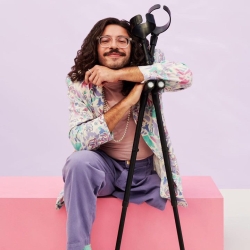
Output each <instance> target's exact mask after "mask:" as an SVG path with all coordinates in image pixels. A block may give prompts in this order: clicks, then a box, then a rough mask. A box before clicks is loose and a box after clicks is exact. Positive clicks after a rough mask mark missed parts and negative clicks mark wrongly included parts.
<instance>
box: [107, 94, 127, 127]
mask: <svg viewBox="0 0 250 250" xmlns="http://www.w3.org/2000/svg"><path fill="white" fill-rule="evenodd" d="M130 108H131V105H129V103H128V102H127V99H126V98H124V99H123V100H121V101H120V102H118V103H117V104H116V105H114V106H113V107H112V108H111V109H109V110H108V111H107V112H106V113H105V114H104V119H105V121H106V123H107V126H108V128H109V131H110V132H112V131H113V130H114V128H115V126H116V125H117V123H118V122H119V121H120V120H121V119H122V117H123V116H124V115H125V114H126V112H127V111H128V110H129V109H130Z"/></svg>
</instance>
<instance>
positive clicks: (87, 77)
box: [84, 69, 91, 83]
mask: <svg viewBox="0 0 250 250" xmlns="http://www.w3.org/2000/svg"><path fill="white" fill-rule="evenodd" d="M90 76H91V70H90V69H89V70H88V71H86V73H85V77H84V81H85V82H86V83H89V77H90Z"/></svg>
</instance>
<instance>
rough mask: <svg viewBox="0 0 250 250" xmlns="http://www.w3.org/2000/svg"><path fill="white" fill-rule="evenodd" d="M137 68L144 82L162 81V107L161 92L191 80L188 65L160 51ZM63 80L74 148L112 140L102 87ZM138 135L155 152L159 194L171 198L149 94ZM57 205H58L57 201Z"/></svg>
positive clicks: (174, 172) (175, 171) (182, 201)
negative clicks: (105, 115)
mask: <svg viewBox="0 0 250 250" xmlns="http://www.w3.org/2000/svg"><path fill="white" fill-rule="evenodd" d="M139 69H140V71H141V72H142V74H143V75H144V81H147V80H157V79H161V80H164V81H165V89H164V90H163V91H161V92H159V96H160V105H161V108H162V100H161V96H162V93H163V92H164V91H177V90H181V89H185V88H187V87H189V86H190V85H191V82H192V72H191V71H190V70H189V68H188V67H187V66H186V65H185V64H183V63H175V62H170V61H166V60H165V57H164V54H163V53H162V52H161V51H160V50H156V51H155V63H154V64H153V65H150V66H139ZM66 82H67V86H68V97H69V100H70V107H69V111H70V119H69V127H70V128H69V129H70V130H69V138H70V141H71V143H72V144H73V146H74V148H75V149H76V150H96V149H97V148H98V147H99V146H100V145H101V144H103V143H106V142H108V141H110V140H112V139H113V134H112V132H110V131H109V129H108V126H107V124H106V121H105V119H104V112H103V105H104V101H103V95H102V91H103V89H102V87H101V86H96V85H93V84H86V83H84V82H74V83H73V82H72V81H71V79H70V78H67V79H66ZM138 113H139V103H137V104H136V105H135V106H134V107H133V111H132V114H133V119H134V121H135V123H136V122H137V118H138ZM162 115H163V114H162ZM163 121H164V124H163V125H164V129H165V134H166V140H167V145H168V149H169V151H168V152H169V157H170V164H171V170H172V175H173V180H174V182H175V192H176V197H177V203H178V205H181V206H187V203H186V201H185V199H184V197H183V193H182V185H181V177H180V172H179V167H178V164H177V160H176V157H175V154H174V150H173V147H172V144H171V141H170V137H169V134H168V131H167V129H166V125H165V120H164V117H163ZM141 135H142V137H143V139H144V140H145V142H146V143H147V145H148V146H149V147H150V148H151V150H152V151H153V153H154V168H155V170H156V172H157V174H158V175H159V177H160V178H161V186H160V196H161V197H163V198H167V199H170V194H169V187H168V181H167V177H166V171H165V166H164V160H163V154H162V149H161V143H160V137H159V131H158V126H157V120H156V114H155V108H154V105H153V102H152V96H151V94H150V95H149V98H148V100H147V105H146V109H145V112H144V118H143V123H142V130H141ZM61 197H62V194H61ZM60 200H61V201H62V199H60V198H59V199H58V201H60ZM58 207H60V204H59V203H58Z"/></svg>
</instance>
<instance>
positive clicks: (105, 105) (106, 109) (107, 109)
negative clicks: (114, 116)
mask: <svg viewBox="0 0 250 250" xmlns="http://www.w3.org/2000/svg"><path fill="white" fill-rule="evenodd" d="M102 97H103V101H104V106H103V110H104V113H106V112H107V111H109V110H110V107H109V105H108V102H107V100H106V97H105V93H104V88H103V89H102ZM130 113H131V110H130V109H129V112H128V118H127V123H126V127H125V131H124V134H123V136H122V137H121V138H120V139H119V140H116V139H115V138H114V139H113V141H114V142H120V141H122V140H123V138H124V136H125V135H126V133H127V130H128V124H129V119H130Z"/></svg>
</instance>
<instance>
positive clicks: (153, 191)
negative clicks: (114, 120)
mask: <svg viewBox="0 0 250 250" xmlns="http://www.w3.org/2000/svg"><path fill="white" fill-rule="evenodd" d="M128 168H129V165H128V162H127V161H118V160H115V159H113V158H111V157H109V156H108V155H107V154H105V153H104V152H103V151H101V150H97V151H87V150H83V151H77V152H74V153H73V154H72V155H70V156H69V157H68V159H67V161H66V164H65V166H64V168H63V180H64V182H65V185H64V200H65V206H66V210H67V250H82V249H83V248H84V246H85V245H88V244H90V232H91V228H92V224H93V222H94V219H95V212H96V199H97V197H98V196H107V195H113V196H116V197H118V198H120V199H123V196H124V191H125V187H126V181H127V175H128ZM159 188H160V178H159V176H158V175H157V173H156V172H155V171H154V170H153V156H150V157H149V158H146V159H144V160H139V161H136V166H135V171H134V175H133V182H132V187H131V193H130V202H133V203H136V204H140V203H142V202H147V203H148V204H150V205H151V206H153V207H156V208H158V209H161V210H164V208H165V205H166V199H163V198H161V197H160V190H159Z"/></svg>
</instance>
